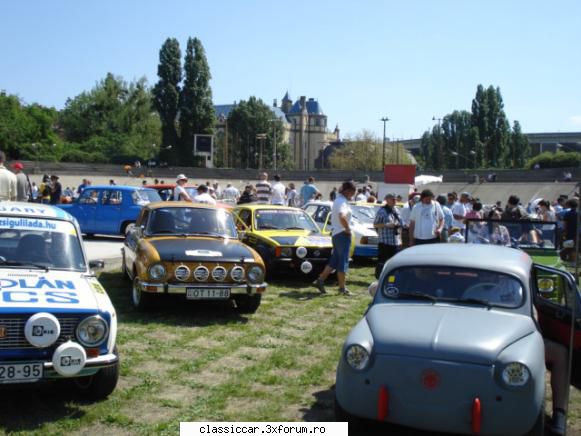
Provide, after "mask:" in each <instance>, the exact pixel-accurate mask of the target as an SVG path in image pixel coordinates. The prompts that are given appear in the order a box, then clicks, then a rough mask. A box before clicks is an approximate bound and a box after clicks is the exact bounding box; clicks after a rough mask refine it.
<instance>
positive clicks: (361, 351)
mask: <svg viewBox="0 0 581 436" xmlns="http://www.w3.org/2000/svg"><path fill="white" fill-rule="evenodd" d="M345 360H346V361H347V363H348V364H349V366H350V367H351V368H353V369H355V370H357V371H361V370H362V369H365V368H366V367H367V364H368V363H369V352H368V351H367V349H365V347H362V346H361V345H359V344H353V345H349V347H348V348H347V351H345Z"/></svg>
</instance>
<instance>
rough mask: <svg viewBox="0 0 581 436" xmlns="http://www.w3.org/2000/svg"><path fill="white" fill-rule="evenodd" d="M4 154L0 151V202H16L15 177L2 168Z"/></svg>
mask: <svg viewBox="0 0 581 436" xmlns="http://www.w3.org/2000/svg"><path fill="white" fill-rule="evenodd" d="M4 162H6V154H5V153H4V152H3V151H0V200H4V201H7V200H12V201H14V200H16V175H15V174H14V173H13V172H12V171H10V170H9V169H8V168H6V167H5V166H4Z"/></svg>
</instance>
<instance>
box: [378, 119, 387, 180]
mask: <svg viewBox="0 0 581 436" xmlns="http://www.w3.org/2000/svg"><path fill="white" fill-rule="evenodd" d="M379 121H383V159H382V165H383V166H382V167H381V171H383V170H384V169H385V123H387V122H388V121H389V118H388V117H383V118H381V119H380V120H379Z"/></svg>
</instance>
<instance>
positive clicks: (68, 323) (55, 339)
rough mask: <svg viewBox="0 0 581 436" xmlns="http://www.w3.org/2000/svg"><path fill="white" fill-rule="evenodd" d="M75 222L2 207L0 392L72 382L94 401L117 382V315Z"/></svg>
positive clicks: (52, 213)
mask: <svg viewBox="0 0 581 436" xmlns="http://www.w3.org/2000/svg"><path fill="white" fill-rule="evenodd" d="M80 235H81V233H80V231H79V228H78V225H77V223H76V222H75V220H74V218H73V217H72V216H70V215H69V214H67V213H65V212H64V211H62V210H61V209H58V208H56V207H52V206H46V205H41V204H31V203H18V202H0V387H1V385H5V384H14V383H33V382H39V381H44V380H51V379H53V380H57V379H71V380H73V381H74V382H75V385H76V386H77V387H78V389H79V390H80V391H81V392H82V393H83V394H84V395H86V396H87V397H88V398H91V399H101V398H104V397H106V396H108V395H109V394H110V393H111V392H112V391H113V390H114V389H115V386H116V384H117V379H118V377H119V358H118V354H117V350H116V347H115V339H116V336H117V316H116V313H115V309H114V308H113V305H112V304H111V301H110V300H109V297H108V296H107V293H106V292H105V289H104V288H103V286H102V285H101V284H100V283H99V282H98V281H97V279H96V278H95V276H94V274H92V273H91V270H90V269H89V268H91V267H98V266H100V265H99V263H101V264H102V262H94V263H90V264H89V265H87V261H86V256H85V253H84V250H83V245H82V242H81V239H80Z"/></svg>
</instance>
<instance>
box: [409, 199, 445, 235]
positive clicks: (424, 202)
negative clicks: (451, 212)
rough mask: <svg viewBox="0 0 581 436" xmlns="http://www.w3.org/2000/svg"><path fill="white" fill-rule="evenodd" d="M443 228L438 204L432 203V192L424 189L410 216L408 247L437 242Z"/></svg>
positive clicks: (442, 216) (442, 218)
mask: <svg viewBox="0 0 581 436" xmlns="http://www.w3.org/2000/svg"><path fill="white" fill-rule="evenodd" d="M443 228H444V214H443V212H442V208H441V207H440V203H438V202H436V201H434V193H433V192H432V191H430V190H429V189H424V190H423V191H422V193H421V194H420V202H419V203H418V204H416V205H415V206H414V208H413V209H412V213H411V216H410V246H411V245H421V244H434V243H436V242H439V241H440V234H441V233H442V229H443Z"/></svg>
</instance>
